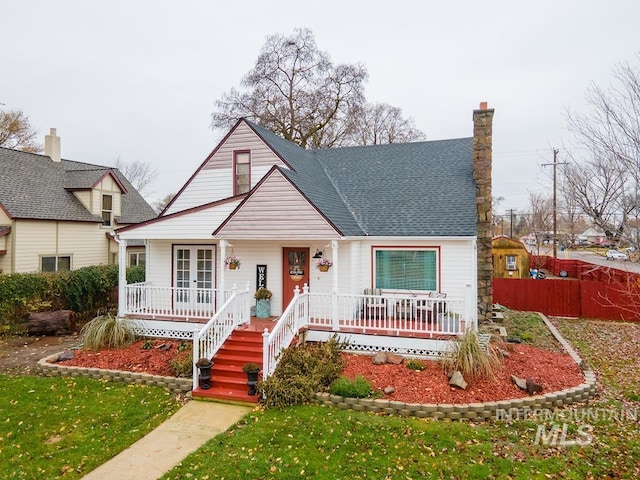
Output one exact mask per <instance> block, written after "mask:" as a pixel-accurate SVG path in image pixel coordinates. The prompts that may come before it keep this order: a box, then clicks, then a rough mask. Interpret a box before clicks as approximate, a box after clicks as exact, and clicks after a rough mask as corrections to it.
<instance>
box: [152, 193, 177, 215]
mask: <svg viewBox="0 0 640 480" xmlns="http://www.w3.org/2000/svg"><path fill="white" fill-rule="evenodd" d="M175 196H176V194H175V193H167V194H166V195H165V196H164V197H162V198H161V199H160V200H158V201H156V202H154V203H153V208H154V210H155V211H156V212H158V213H162V211H163V210H164V209H165V208H167V205H169V202H171V200H173V197H175Z"/></svg>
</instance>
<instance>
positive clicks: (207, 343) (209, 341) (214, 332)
mask: <svg viewBox="0 0 640 480" xmlns="http://www.w3.org/2000/svg"><path fill="white" fill-rule="evenodd" d="M252 298H253V296H252V295H250V294H249V284H248V283H247V286H246V288H245V291H244V292H236V291H235V290H234V291H233V292H231V296H230V297H229V299H228V300H227V301H226V302H225V303H224V305H222V308H220V309H219V310H218V311H217V312H216V314H215V315H214V316H213V318H212V319H211V320H209V322H207V324H206V325H205V326H204V327H203V328H202V330H200V332H198V333H197V334H195V335H194V337H193V359H194V360H193V361H194V362H197V361H198V359H199V358H202V357H204V358H207V359H211V358H213V356H214V355H215V354H216V352H217V351H218V349H219V348H220V347H221V346H222V344H223V343H224V342H225V340H226V339H227V338H229V335H231V333H232V332H233V330H235V328H236V327H238V326H239V325H242V324H243V323H249V320H250V319H251V301H252ZM197 386H198V369H197V368H194V369H193V388H196V387H197Z"/></svg>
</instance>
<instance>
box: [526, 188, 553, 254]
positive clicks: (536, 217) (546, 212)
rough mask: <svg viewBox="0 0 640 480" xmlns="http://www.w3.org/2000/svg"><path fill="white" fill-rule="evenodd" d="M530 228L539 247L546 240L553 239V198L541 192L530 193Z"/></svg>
mask: <svg viewBox="0 0 640 480" xmlns="http://www.w3.org/2000/svg"><path fill="white" fill-rule="evenodd" d="M528 223H529V225H528V226H529V229H530V230H531V231H532V232H533V233H534V234H535V236H536V243H537V244H538V248H540V244H541V243H542V242H544V241H545V240H548V239H551V235H550V234H549V232H550V231H551V230H552V229H553V199H552V198H550V197H547V196H545V195H543V194H540V193H535V192H530V193H529V215H528Z"/></svg>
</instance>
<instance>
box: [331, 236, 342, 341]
mask: <svg viewBox="0 0 640 480" xmlns="http://www.w3.org/2000/svg"><path fill="white" fill-rule="evenodd" d="M338 253H339V252H338V241H337V240H331V254H332V256H333V287H332V289H331V324H332V327H331V329H332V330H333V331H334V332H337V331H339V330H340V325H339V318H338V265H339V263H340V262H338Z"/></svg>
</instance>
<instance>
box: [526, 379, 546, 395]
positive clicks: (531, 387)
mask: <svg viewBox="0 0 640 480" xmlns="http://www.w3.org/2000/svg"><path fill="white" fill-rule="evenodd" d="M526 385H527V388H526V390H527V392H529V395H533V394H534V393H540V392H542V385H541V384H539V383H536V382H534V381H533V379H531V378H527V382H526Z"/></svg>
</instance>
